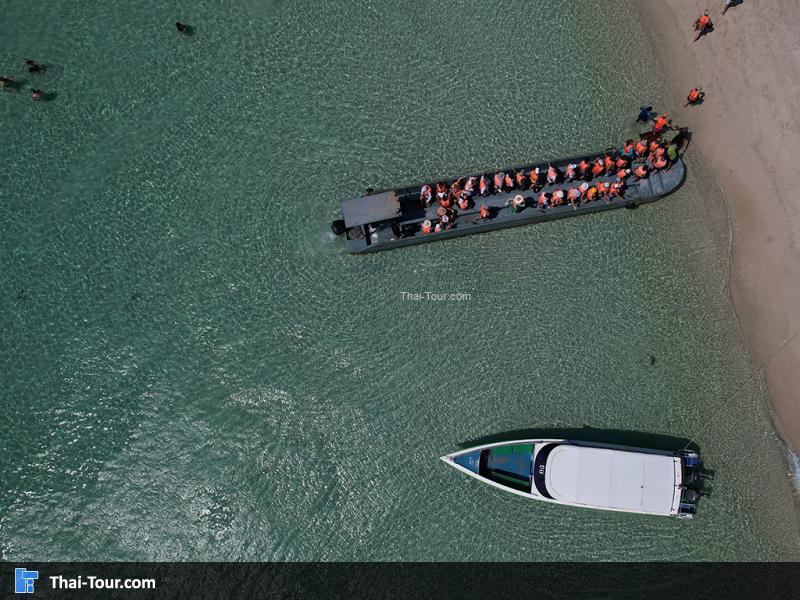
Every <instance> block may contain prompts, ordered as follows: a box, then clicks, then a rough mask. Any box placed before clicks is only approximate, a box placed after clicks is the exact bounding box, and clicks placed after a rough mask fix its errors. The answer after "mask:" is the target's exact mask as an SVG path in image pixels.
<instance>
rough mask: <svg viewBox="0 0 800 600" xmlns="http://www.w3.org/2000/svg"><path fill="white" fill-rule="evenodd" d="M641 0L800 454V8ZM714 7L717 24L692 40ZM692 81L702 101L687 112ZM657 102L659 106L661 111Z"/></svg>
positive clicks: (747, 329)
mask: <svg viewBox="0 0 800 600" xmlns="http://www.w3.org/2000/svg"><path fill="white" fill-rule="evenodd" d="M723 5H724V2H723V0H713V1H710V2H708V3H703V4H700V3H698V2H696V1H695V0H664V1H651V2H647V3H642V5H641V9H642V10H641V12H642V17H643V19H645V20H646V21H648V22H650V24H651V25H652V26H651V27H650V28H649V31H650V35H652V37H653V40H652V41H653V45H654V47H655V48H657V56H656V57H655V58H656V60H657V61H658V63H659V66H660V67H661V68H662V70H663V72H664V75H665V79H666V80H667V82H668V84H669V85H670V87H671V88H672V91H673V93H674V98H675V100H674V102H673V103H672V104H673V107H676V109H675V110H674V111H673V112H672V114H671V117H672V118H673V120H674V123H675V124H677V125H685V126H688V127H689V128H690V129H691V131H692V132H693V138H692V146H693V148H690V150H689V152H690V153H691V152H693V151H694V152H698V151H699V152H701V153H702V154H703V157H704V158H705V160H706V161H707V162H708V163H709V164H710V165H711V166H712V168H713V169H714V171H715V173H716V175H717V178H718V183H719V185H720V187H721V189H722V190H723V195H724V197H725V201H726V205H727V206H726V208H727V211H728V214H729V218H730V223H731V239H732V247H731V263H730V286H729V289H730V294H731V297H732V301H733V303H734V306H735V310H736V314H737V318H738V320H739V323H740V327H741V330H742V333H743V335H744V337H745V339H746V341H747V344H748V347H749V350H750V353H751V356H752V358H753V361H754V362H755V364H756V368H763V373H764V376H765V378H766V383H767V386H768V389H769V396H770V402H771V405H772V409H773V411H774V416H775V417H776V418H775V419H774V421H775V425H776V429H777V430H778V433H779V434H780V435H781V436H782V437H783V439H784V440H785V441H786V442H787V443H788V444H789V445H790V446H791V447H792V448H793V449H794V451H795V452H797V451H798V450H800V337H798V335H797V333H798V332H800V206H799V205H800V199H798V194H797V189H796V186H797V183H796V182H797V180H798V175H800V172H799V171H800V168H799V167H798V164H800V163H799V161H800V112H798V108H799V107H800V103H798V100H797V98H798V97H800V11H798V8H799V7H798V4H797V1H796V0H744V1H743V2H741V3H740V4H739V5H735V6H733V7H731V8H730V9H729V10H728V11H727V13H726V14H725V15H724V16H723V15H721V14H720V13H721V11H722V8H723ZM706 7H707V8H708V11H709V15H710V16H711V19H712V22H713V24H714V30H713V31H712V32H710V33H708V34H707V35H705V36H703V37H702V38H701V39H700V40H698V41H697V42H693V40H694V37H695V32H694V31H693V26H692V25H693V22H694V20H695V19H696V18H697V17H699V16H700V14H702V11H703V9H704V8H706ZM692 87H701V88H702V90H703V91H704V92H705V94H706V95H705V98H704V101H703V103H702V104H700V105H699V106H691V107H687V108H681V107H682V106H683V103H684V99H685V97H686V94H687V93H688V91H689V90H690V89H691V88H692ZM656 108H659V107H656Z"/></svg>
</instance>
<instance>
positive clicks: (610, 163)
mask: <svg viewBox="0 0 800 600" xmlns="http://www.w3.org/2000/svg"><path fill="white" fill-rule="evenodd" d="M603 165H604V166H605V169H606V171H610V170H611V169H613V168H614V159H613V158H611V157H610V156H606V157H605V159H604V160H603Z"/></svg>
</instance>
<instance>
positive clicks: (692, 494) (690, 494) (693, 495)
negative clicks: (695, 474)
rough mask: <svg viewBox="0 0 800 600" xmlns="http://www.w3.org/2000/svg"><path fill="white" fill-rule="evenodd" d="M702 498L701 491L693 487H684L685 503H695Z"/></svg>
mask: <svg viewBox="0 0 800 600" xmlns="http://www.w3.org/2000/svg"><path fill="white" fill-rule="evenodd" d="M699 499H700V492H698V491H697V490H693V489H691V488H684V490H683V494H681V502H683V503H685V504H694V503H696V502H697V501H698V500H699Z"/></svg>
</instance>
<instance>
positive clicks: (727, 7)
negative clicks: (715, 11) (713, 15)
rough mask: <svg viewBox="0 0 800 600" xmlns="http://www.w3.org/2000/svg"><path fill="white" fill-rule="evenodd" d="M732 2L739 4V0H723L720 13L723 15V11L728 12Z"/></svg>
mask: <svg viewBox="0 0 800 600" xmlns="http://www.w3.org/2000/svg"><path fill="white" fill-rule="evenodd" d="M734 4H739V2H738V1H737V0H725V7H724V8H723V9H722V12H721V13H720V14H721V15H723V16H725V13H726V12H728V9H729V8H730V7H731V6H733V5H734Z"/></svg>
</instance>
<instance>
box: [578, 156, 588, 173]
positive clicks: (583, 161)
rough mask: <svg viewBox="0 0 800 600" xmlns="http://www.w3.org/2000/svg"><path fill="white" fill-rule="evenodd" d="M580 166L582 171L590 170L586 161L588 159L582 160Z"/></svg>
mask: <svg viewBox="0 0 800 600" xmlns="http://www.w3.org/2000/svg"><path fill="white" fill-rule="evenodd" d="M578 168H579V169H580V171H581V173H586V171H588V170H589V163H588V162H586V159H584V160H582V161H581V162H580V164H579V165H578Z"/></svg>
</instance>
